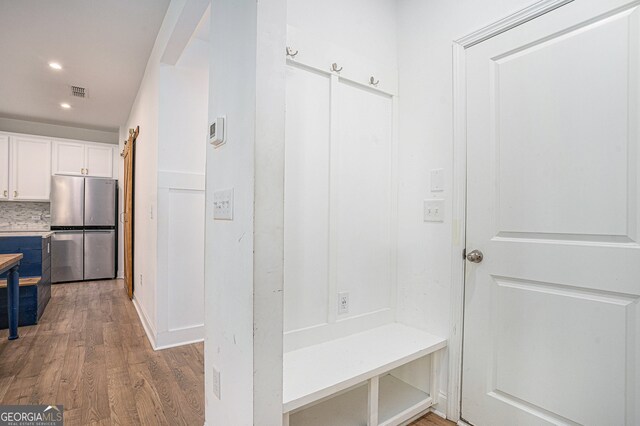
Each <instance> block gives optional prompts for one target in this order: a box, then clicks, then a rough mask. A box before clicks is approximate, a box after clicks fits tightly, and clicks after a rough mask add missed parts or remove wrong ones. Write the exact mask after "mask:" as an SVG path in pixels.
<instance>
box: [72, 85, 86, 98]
mask: <svg viewBox="0 0 640 426" xmlns="http://www.w3.org/2000/svg"><path fill="white" fill-rule="evenodd" d="M71 94H72V95H73V96H75V97H76V98H86V97H87V89H85V88H84V87H80V86H71Z"/></svg>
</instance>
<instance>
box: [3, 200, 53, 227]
mask: <svg viewBox="0 0 640 426" xmlns="http://www.w3.org/2000/svg"><path fill="white" fill-rule="evenodd" d="M49 206H50V203H26V202H17V201H2V202H0V230H3V229H12V230H13V229H16V230H19V229H25V230H40V229H43V230H48V229H49V226H50V224H51V216H50V214H49V212H50V208H49Z"/></svg>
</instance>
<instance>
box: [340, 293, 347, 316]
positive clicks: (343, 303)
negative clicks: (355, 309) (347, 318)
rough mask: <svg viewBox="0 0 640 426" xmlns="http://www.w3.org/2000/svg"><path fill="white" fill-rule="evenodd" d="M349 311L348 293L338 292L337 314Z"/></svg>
mask: <svg viewBox="0 0 640 426" xmlns="http://www.w3.org/2000/svg"><path fill="white" fill-rule="evenodd" d="M347 313H349V293H346V292H345V293H338V315H341V314H347Z"/></svg>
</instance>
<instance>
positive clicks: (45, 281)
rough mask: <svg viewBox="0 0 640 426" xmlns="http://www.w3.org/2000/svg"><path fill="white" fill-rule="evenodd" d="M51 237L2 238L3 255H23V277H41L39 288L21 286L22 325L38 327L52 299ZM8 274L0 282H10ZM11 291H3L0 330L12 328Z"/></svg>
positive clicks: (20, 314) (0, 250) (20, 319)
mask: <svg viewBox="0 0 640 426" xmlns="http://www.w3.org/2000/svg"><path fill="white" fill-rule="evenodd" d="M50 251H51V238H42V237H40V236H33V237H29V236H20V237H0V254H5V253H22V254H23V256H24V257H23V259H22V261H21V262H20V269H19V271H20V278H29V277H41V278H40V282H39V283H38V284H37V285H28V286H21V287H20V310H19V314H18V325H20V326H24V325H33V324H37V323H38V320H39V319H40V317H41V316H42V314H43V312H44V310H45V308H46V307H47V304H48V303H49V299H51V254H50ZM6 278H7V277H6V273H5V274H2V275H0V279H6ZM8 323H9V321H8V312H7V288H6V287H2V288H0V329H5V328H8V327H9V324H8Z"/></svg>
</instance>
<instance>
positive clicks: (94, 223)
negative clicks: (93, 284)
mask: <svg viewBox="0 0 640 426" xmlns="http://www.w3.org/2000/svg"><path fill="white" fill-rule="evenodd" d="M117 187H118V185H117V181H116V180H114V179H102V178H84V177H76V176H53V177H52V178H51V230H52V231H55V234H54V235H53V237H52V239H51V282H54V283H59V282H67V281H82V280H97V279H112V278H115V276H116V256H117V254H116V247H117V241H116V238H117V232H116V231H117V229H116V223H117V220H116V217H117V199H118V196H117Z"/></svg>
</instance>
